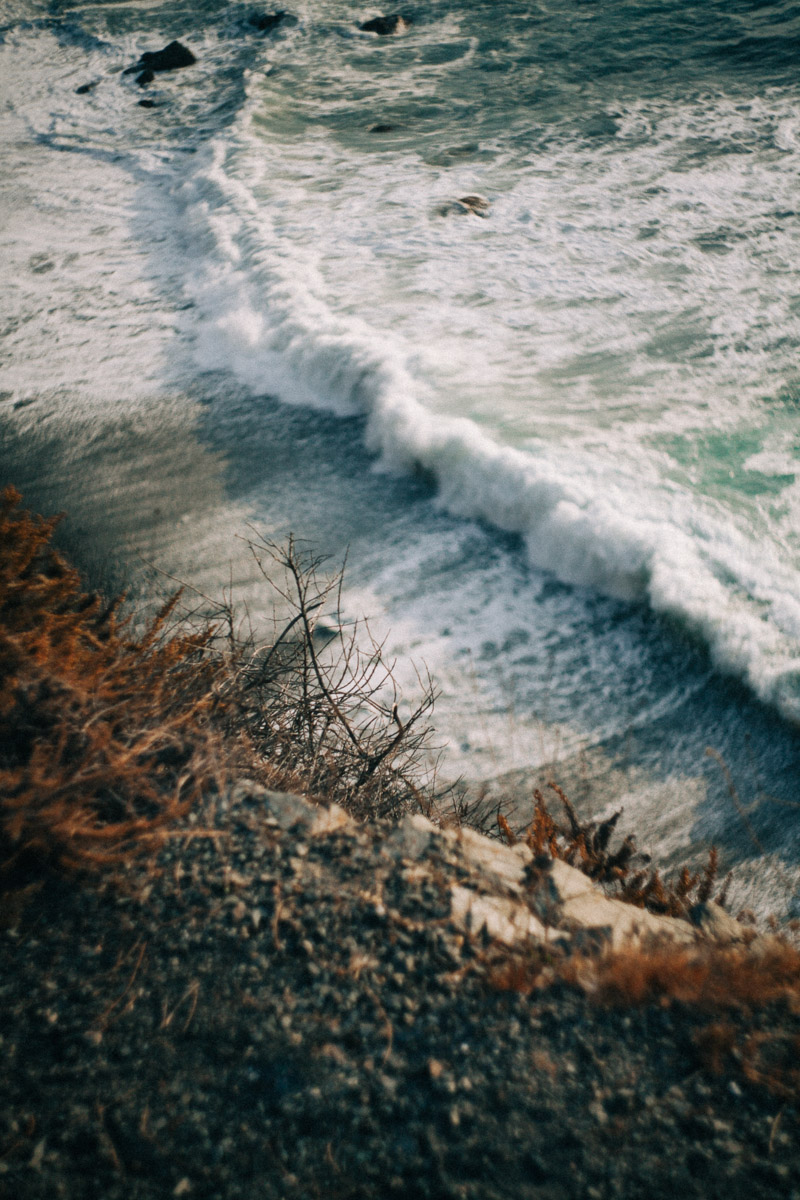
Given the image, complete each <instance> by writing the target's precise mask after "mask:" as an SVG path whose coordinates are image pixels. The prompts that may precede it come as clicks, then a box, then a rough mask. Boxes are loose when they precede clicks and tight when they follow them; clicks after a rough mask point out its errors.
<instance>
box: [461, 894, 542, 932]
mask: <svg viewBox="0 0 800 1200" xmlns="http://www.w3.org/2000/svg"><path fill="white" fill-rule="evenodd" d="M450 904H451V908H450V912H451V916H452V919H453V921H454V922H455V923H456V924H457V925H459V926H460V927H461V928H462V929H464V930H466V932H467V933H472V934H476V933H480V932H481V930H482V929H485V930H486V932H487V933H488V934H489V936H490V937H492V938H496V939H497V940H498V941H500V942H505V944H506V945H507V946H513V945H514V944H515V943H516V942H520V941H523V940H525V939H526V938H534V939H535V940H536V941H539V942H544V941H546V940H547V930H546V929H545V927H544V925H543V924H542V923H541V921H539V920H538V919H537V918H536V917H535V916H534V915H533V913H532V912H531V911H530V909H529V908H527V907H526V905H524V904H520V903H519V901H517V900H512V899H511V898H510V897H507V896H479V895H478V893H477V892H473V891H472V889H471V888H465V887H461V886H460V885H458V884H456V885H455V886H453V887H452V888H451V889H450Z"/></svg>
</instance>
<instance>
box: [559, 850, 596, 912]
mask: <svg viewBox="0 0 800 1200" xmlns="http://www.w3.org/2000/svg"><path fill="white" fill-rule="evenodd" d="M547 876H548V879H549V880H550V882H551V884H552V886H553V888H554V890H555V894H556V898H557V899H558V901H559V902H560V903H561V904H566V903H567V901H569V900H574V899H575V897H576V896H584V895H586V893H587V892H589V893H592V894H593V895H600V892H598V889H597V888H596V887H595V885H594V884H593V883H592V881H591V879H590V878H589V876H588V875H584V873H583V871H579V870H578V869H577V867H571V866H570V865H569V863H565V862H564V861H563V860H562V859H560V858H554V859H553V860H552V861H551V863H550V865H549V869H548V872H547Z"/></svg>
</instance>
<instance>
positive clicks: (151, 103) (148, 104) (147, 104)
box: [139, 100, 156, 108]
mask: <svg viewBox="0 0 800 1200" xmlns="http://www.w3.org/2000/svg"><path fill="white" fill-rule="evenodd" d="M155 107H156V102H155V100H140V101H139V108H155Z"/></svg>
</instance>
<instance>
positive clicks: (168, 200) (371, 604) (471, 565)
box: [0, 0, 800, 918]
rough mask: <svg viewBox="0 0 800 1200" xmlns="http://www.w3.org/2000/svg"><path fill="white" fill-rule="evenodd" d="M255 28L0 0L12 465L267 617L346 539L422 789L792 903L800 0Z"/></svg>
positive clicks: (476, 10) (171, 569)
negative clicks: (277, 552)
mask: <svg viewBox="0 0 800 1200" xmlns="http://www.w3.org/2000/svg"><path fill="white" fill-rule="evenodd" d="M270 11H271V10H269V9H258V8H257V7H255V6H252V5H242V4H225V3H221V2H219V0H196V2H195V3H193V4H191V5H189V4H186V3H184V2H181V0H174V2H173V0H165V2H163V3H153V2H151V0H140V2H138V3H133V2H127V0H105V2H103V0H89V2H86V3H79V2H77V3H72V2H68V0H0V81H2V82H0V92H1V94H2V100H3V105H2V109H1V110H0V129H2V140H3V147H4V155H3V157H4V163H3V170H2V174H1V175H0V218H1V219H2V259H1V260H0V261H1V262H2V274H1V276H0V329H1V330H2V341H1V342H0V364H1V366H0V371H1V374H0V447H1V448H0V456H1V457H0V463H2V468H3V475H4V478H5V481H8V482H13V483H14V484H15V485H16V486H18V487H19V488H20V489H21V490H22V492H23V494H24V498H25V501H26V503H27V504H29V505H30V506H32V507H35V508H37V509H39V510H43V511H47V512H50V511H54V510H61V509H64V510H66V511H67V512H68V514H69V519H68V521H67V523H66V525H65V527H64V536H65V539H66V542H67V543H68V544H69V545H70V546H71V547H72V548H73V549H74V550H75V552H76V553H77V554H78V556H79V557H82V561H83V563H84V565H85V566H86V567H87V568H88V569H89V570H90V571H94V572H95V573H96V574H99V575H103V576H104V577H106V578H114V579H116V578H119V579H121V580H122V581H123V582H124V584H125V586H127V587H129V588H131V589H132V590H133V591H134V593H136V592H137V591H138V593H139V594H140V595H141V596H142V597H143V598H144V599H145V600H147V598H148V597H151V598H152V596H153V595H155V594H156V592H159V589H161V590H162V591H163V588H164V586H165V584H169V585H170V586H171V585H172V581H173V580H176V579H177V580H181V581H183V582H185V583H186V584H187V585H189V588H190V589H196V593H193V594H197V595H198V596H199V597H200V598H202V597H210V598H214V597H219V596H221V595H223V594H225V595H227V596H232V597H233V599H234V601H235V602H236V604H237V606H238V608H239V611H240V612H243V613H247V614H248V617H249V619H250V620H251V621H253V622H254V623H255V625H256V626H257V627H258V625H259V622H261V621H265V620H267V618H268V616H269V614H270V611H271V607H270V606H271V603H272V601H271V594H270V591H269V588H268V587H266V586H265V584H264V580H263V578H262V576H261V574H260V571H259V569H258V564H257V563H256V562H255V560H254V558H253V555H252V552H251V550H250V547H249V545H248V542H250V541H252V540H253V538H254V537H257V536H262V537H266V538H270V539H274V540H276V541H278V542H280V541H281V540H282V539H285V538H286V537H287V536H288V535H289V533H293V534H294V535H295V536H296V537H297V538H299V539H302V541H303V542H304V544H305V545H307V546H308V547H309V548H310V550H312V551H313V552H315V553H319V554H323V555H327V556H330V562H331V564H332V569H335V568H336V566H337V565H338V564H339V563H341V562H342V561H343V559H344V558H345V556H346V558H347V573H346V587H345V591H344V594H343V599H344V606H345V611H346V613H347V615H348V619H356V618H358V617H363V616H366V617H368V618H369V623H370V629H371V630H372V633H373V634H374V635H375V636H377V637H378V638H379V639H380V640H382V641H383V642H384V645H385V653H386V655H387V657H389V658H390V659H393V660H395V661H396V664H397V665H396V671H397V675H398V678H399V680H400V681H401V684H402V685H403V687H404V694H405V695H406V696H407V702H408V703H409V704H411V703H413V701H414V698H415V695H416V694H417V691H418V683H417V671H419V670H424V669H427V670H429V671H430V673H431V675H432V677H433V679H434V680H435V683H436V685H437V688H438V690H439V693H440V695H439V699H438V703H437V708H436V714H435V724H436V729H437V742H438V744H439V745H440V746H441V747H442V758H441V762H440V765H439V777H440V779H443V780H448V779H453V778H456V777H458V776H461V777H463V778H465V779H467V780H468V781H470V782H471V783H473V784H475V785H476V786H478V785H480V784H481V783H483V784H485V785H487V786H488V787H489V789H490V794H491V795H495V794H497V795H498V796H501V795H506V796H507V797H510V796H512V795H513V797H514V799H513V804H512V801H511V800H508V801H507V802H508V804H511V805H512V807H513V806H514V805H515V806H516V809H515V811H518V812H519V813H523V812H524V810H525V805H526V804H527V805H530V795H531V789H532V786H533V780H534V779H537V778H542V779H547V778H548V777H550V776H551V775H553V776H554V777H555V778H556V779H560V780H561V781H562V782H565V784H566V786H567V787H568V790H570V791H571V792H572V794H573V795H574V796H575V797H576V799H577V800H578V801H579V802H580V806H581V810H582V811H583V812H586V813H589V812H593V813H596V814H597V815H605V814H606V813H607V812H609V811H612V810H613V809H614V808H616V807H619V806H623V807H624V818H623V822H622V824H623V827H624V828H625V829H626V830H628V829H632V830H634V831H635V832H636V834H637V836H638V838H639V841H640V843H641V844H643V845H645V846H646V847H647V848H648V849H649V850H650V851H651V852H653V853H654V855H655V856H656V858H657V859H658V861H659V862H661V863H663V864H665V865H666V866H667V867H669V866H670V865H674V864H676V863H678V862H683V861H689V862H693V863H701V862H702V861H704V859H705V856H706V854H707V851H708V847H709V846H710V845H711V844H712V843H713V844H716V845H717V846H718V848H719V851H720V856H721V860H722V863H723V865H724V867H725V868H726V869H727V868H732V869H733V870H734V884H733V891H732V897H733V901H734V904H735V905H736V906H739V907H742V906H743V907H750V908H752V909H754V910H755V911H756V912H758V913H760V914H761V915H762V916H764V915H767V914H769V913H774V914H776V915H777V916H778V917H779V918H786V917H791V916H800V896H799V895H798V882H799V881H800V788H798V785H797V779H798V766H800V519H799V518H800V482H798V480H797V473H798V464H799V463H800V358H799V357H798V349H799V348H800V210H798V202H797V180H798V173H799V172H800V84H798V80H797V67H798V63H799V62H800V5H797V4H793V3H790V2H789V0H775V2H769V0H766V2H765V0H696V2H694V3H691V4H680V3H676V2H675V0H672V2H669V3H668V2H666V0H603V2H602V3H601V2H600V0H537V2H536V3H532V2H524V0H497V2H495V3H491V2H489V0H453V2H452V3H449V2H447V3H446V2H444V0H426V2H420V3H417V2H416V0H415V2H414V3H411V4H409V5H407V6H404V7H403V8H402V10H398V11H402V15H403V17H404V18H405V28H402V29H400V30H399V31H398V32H396V33H394V34H390V35H386V36H383V35H381V34H379V33H375V32H372V31H369V30H362V29H361V28H360V26H361V25H362V24H364V23H365V22H367V21H368V20H369V19H371V18H373V17H375V16H377V15H379V13H380V11H381V10H379V9H375V8H372V7H369V6H360V5H357V4H348V3H344V2H343V0H314V2H312V0H298V2H297V3H295V4H293V6H292V8H291V10H289V12H288V13H287V14H286V15H285V16H284V17H283V18H282V19H281V20H280V21H279V22H275V23H271V27H270V28H267V29H261V28H259V25H260V24H261V25H263V24H264V22H259V20H258V18H259V17H261V16H263V15H265V14H268V13H269V12H270ZM267 24H270V23H267ZM173 39H179V40H180V41H181V42H182V43H183V44H184V45H186V46H187V47H189V49H190V50H191V51H192V53H193V55H194V56H195V57H196V60H197V61H196V62H195V63H194V64H193V65H191V66H189V67H186V68H184V69H180V70H174V71H169V72H158V73H156V74H155V76H154V78H153V79H152V80H150V81H149V82H148V81H141V82H140V81H138V75H139V72H133V73H126V69H127V68H129V67H131V66H133V65H134V64H136V63H137V61H138V60H139V57H140V55H141V54H142V53H143V52H148V51H154V50H159V49H161V48H162V47H163V46H164V45H165V44H166V43H168V42H170V41H172V40H173ZM465 197H467V198H469V197H478V202H477V203H475V202H474V201H472V200H467V201H466V202H465V201H464V198H465ZM159 594H160V592H159ZM198 602H199V601H198ZM504 803H506V801H504Z"/></svg>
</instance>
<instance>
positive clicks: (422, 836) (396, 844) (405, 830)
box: [384, 813, 437, 859]
mask: <svg viewBox="0 0 800 1200" xmlns="http://www.w3.org/2000/svg"><path fill="white" fill-rule="evenodd" d="M436 833H437V829H436V826H435V825H434V824H433V823H432V822H431V821H429V820H428V818H427V817H423V815H422V813H414V814H413V815H411V816H406V817H403V819H402V821H400V822H399V823H398V825H397V826H396V828H395V829H393V830H392V832H391V833H390V834H389V837H388V838H387V839H386V842H385V843H384V850H385V851H386V852H387V853H388V854H391V855H392V856H393V857H394V858H409V859H419V858H422V856H423V854H424V853H425V851H426V850H427V849H428V847H429V845H430V843H431V839H432V838H433V837H434V836H435V835H436Z"/></svg>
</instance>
